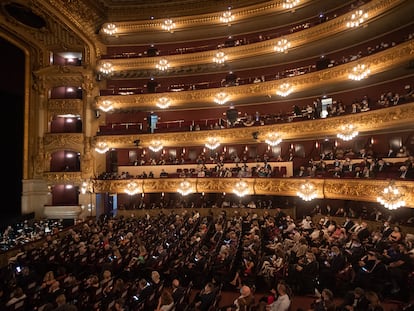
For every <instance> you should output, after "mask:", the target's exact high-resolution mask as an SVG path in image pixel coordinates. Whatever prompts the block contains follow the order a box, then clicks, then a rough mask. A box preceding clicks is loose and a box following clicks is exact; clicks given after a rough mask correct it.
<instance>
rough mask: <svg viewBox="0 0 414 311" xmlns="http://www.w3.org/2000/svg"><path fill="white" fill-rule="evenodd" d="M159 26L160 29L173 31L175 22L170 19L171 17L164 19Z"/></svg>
mask: <svg viewBox="0 0 414 311" xmlns="http://www.w3.org/2000/svg"><path fill="white" fill-rule="evenodd" d="M161 27H162V29H164V30H166V31H169V32H171V33H173V32H174V29H175V23H174V22H173V21H172V19H166V20H165V21H164V24H162V26H161Z"/></svg>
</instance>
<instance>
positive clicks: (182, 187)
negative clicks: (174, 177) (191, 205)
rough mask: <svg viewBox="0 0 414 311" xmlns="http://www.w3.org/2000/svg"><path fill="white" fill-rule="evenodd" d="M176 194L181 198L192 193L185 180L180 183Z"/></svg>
mask: <svg viewBox="0 0 414 311" xmlns="http://www.w3.org/2000/svg"><path fill="white" fill-rule="evenodd" d="M177 192H178V193H180V194H181V195H183V196H186V195H188V194H190V193H191V192H192V189H191V183H190V182H188V181H187V180H184V181H182V182H180V185H179V187H178V189H177Z"/></svg>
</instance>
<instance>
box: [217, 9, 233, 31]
mask: <svg viewBox="0 0 414 311" xmlns="http://www.w3.org/2000/svg"><path fill="white" fill-rule="evenodd" d="M220 21H221V22H222V23H225V24H228V25H229V26H230V23H231V22H232V21H234V15H232V14H231V7H229V8H228V10H227V11H225V12H224V13H223V14H222V15H221V16H220Z"/></svg>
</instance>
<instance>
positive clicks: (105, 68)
mask: <svg viewBox="0 0 414 311" xmlns="http://www.w3.org/2000/svg"><path fill="white" fill-rule="evenodd" d="M98 70H99V72H100V73H103V74H105V75H109V74H111V73H112V72H113V71H114V68H113V67H112V64H111V63H110V62H104V63H102V64H101V65H100V66H99V69H98Z"/></svg>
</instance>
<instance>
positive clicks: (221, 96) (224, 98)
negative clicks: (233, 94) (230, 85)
mask: <svg viewBox="0 0 414 311" xmlns="http://www.w3.org/2000/svg"><path fill="white" fill-rule="evenodd" d="M229 100H230V96H229V94H227V93H226V92H220V93H217V94H216V95H215V96H214V102H215V103H216V104H219V105H224V104H225V103H227V102H228V101H229Z"/></svg>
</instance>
